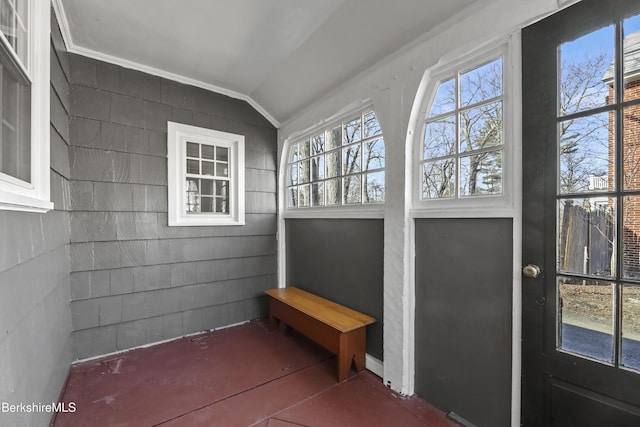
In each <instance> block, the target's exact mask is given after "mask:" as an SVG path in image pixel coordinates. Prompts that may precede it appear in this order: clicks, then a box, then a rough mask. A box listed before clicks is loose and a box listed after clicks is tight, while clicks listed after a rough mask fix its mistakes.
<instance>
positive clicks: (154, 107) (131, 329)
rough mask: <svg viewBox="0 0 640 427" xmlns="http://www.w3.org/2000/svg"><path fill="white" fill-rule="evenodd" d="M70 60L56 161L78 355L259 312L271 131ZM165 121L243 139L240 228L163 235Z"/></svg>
mask: <svg viewBox="0 0 640 427" xmlns="http://www.w3.org/2000/svg"><path fill="white" fill-rule="evenodd" d="M69 62H70V66H69V75H70V77H69V80H70V84H68V86H69V92H70V102H69V103H68V104H69V108H70V111H71V117H70V119H69V122H68V125H67V128H66V130H64V132H67V133H68V135H69V139H70V140H69V142H68V144H69V148H68V151H69V157H68V159H69V160H68V165H67V166H65V164H64V163H63V162H58V163H60V166H59V168H60V169H61V170H63V171H65V170H67V169H68V175H69V176H70V179H71V184H70V186H69V187H70V189H69V193H70V203H69V204H70V206H71V209H72V212H71V215H70V217H69V218H70V239H71V247H70V264H71V269H72V273H71V297H72V300H73V302H72V305H71V313H72V317H73V319H74V330H75V331H76V332H75V333H74V334H73V339H74V346H73V347H74V351H75V352H76V357H89V356H95V355H99V354H104V353H106V352H111V351H116V350H122V349H126V348H130V347H133V346H137V345H141V344H147V343H150V342H154V341H158V340H164V339H168V338H174V337H177V336H180V335H183V334H187V333H192V332H197V331H200V330H205V329H210V328H214V327H220V326H224V325H228V324H232V323H237V322H240V321H243V320H249V319H253V318H256V317H260V316H262V315H265V314H266V312H265V311H264V304H263V300H264V298H263V297H262V295H263V291H264V290H265V289H267V288H271V287H274V286H276V271H277V263H276V240H275V233H276V192H277V182H276V181H277V176H276V150H277V142H276V129H274V128H273V126H272V125H271V124H270V123H269V122H268V121H267V120H266V119H265V118H264V117H262V115H261V114H260V113H258V112H257V111H255V110H254V109H253V108H252V107H251V106H250V105H249V104H247V103H246V102H244V101H241V100H237V99H232V98H229V97H227V96H224V95H220V94H216V93H212V92H209V91H207V90H204V89H201V88H197V87H193V86H189V85H185V84H182V83H178V82H174V81H170V80H166V79H163V78H160V77H157V76H151V75H148V74H145V73H141V72H138V71H133V70H129V69H126V68H122V67H119V66H116V65H113V64H107V63H104V62H101V61H98V60H95V59H90V58H85V57H81V56H78V55H70V61H69ZM58 86H60V87H64V85H63V84H57V85H56V87H58ZM61 104H62V105H64V104H63V103H61ZM168 121H176V122H180V123H185V124H189V125H194V126H201V127H206V128H210V129H216V130H221V131H225V132H233V133H238V134H242V135H244V136H245V144H246V145H245V152H246V156H245V157H246V158H245V164H246V170H245V182H246V193H245V194H244V197H245V205H246V225H244V226H228V227H225V226H222V227H220V226H218V227H168V225H167V224H168V220H167V211H168V206H167V203H168V200H167V122H168ZM61 127H62V126H61ZM35 226H36V225H35V224H34V227H35ZM29 250H30V249H29V248H26V247H25V251H29ZM93 309H95V310H93ZM101 339H103V340H104V341H100V340H101Z"/></svg>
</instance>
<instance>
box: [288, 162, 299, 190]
mask: <svg viewBox="0 0 640 427" xmlns="http://www.w3.org/2000/svg"><path fill="white" fill-rule="evenodd" d="M297 184H298V164H297V163H293V164H291V165H289V185H297Z"/></svg>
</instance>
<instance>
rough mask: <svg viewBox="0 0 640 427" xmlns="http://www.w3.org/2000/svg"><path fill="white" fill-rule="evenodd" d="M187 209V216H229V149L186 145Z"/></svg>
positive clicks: (206, 145)
mask: <svg viewBox="0 0 640 427" xmlns="http://www.w3.org/2000/svg"><path fill="white" fill-rule="evenodd" d="M185 150H186V173H185V176H186V179H187V180H186V193H187V198H186V209H187V213H188V214H199V213H206V214H225V215H226V214H228V213H229V186H230V185H231V184H230V181H231V180H230V176H229V148H228V147H220V146H217V145H209V144H199V143H195V142H187V143H186V144H185Z"/></svg>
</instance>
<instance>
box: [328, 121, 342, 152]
mask: <svg viewBox="0 0 640 427" xmlns="http://www.w3.org/2000/svg"><path fill="white" fill-rule="evenodd" d="M341 141H342V126H336V127H334V128H333V129H331V130H330V131H328V132H327V148H326V149H327V150H332V149H334V148H338V147H339V146H340V142H341Z"/></svg>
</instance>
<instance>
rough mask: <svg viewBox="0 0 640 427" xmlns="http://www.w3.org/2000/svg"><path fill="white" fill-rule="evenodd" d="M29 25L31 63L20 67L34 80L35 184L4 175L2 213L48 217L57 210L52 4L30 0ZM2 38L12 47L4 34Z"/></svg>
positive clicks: (0, 192)
mask: <svg viewBox="0 0 640 427" xmlns="http://www.w3.org/2000/svg"><path fill="white" fill-rule="evenodd" d="M28 23H29V28H28V34H29V35H28V37H29V45H28V58H27V62H28V63H27V64H22V61H19V60H18V63H19V64H22V65H23V66H24V68H25V70H26V71H27V76H28V77H29V78H30V79H31V140H30V144H31V182H26V181H22V180H20V179H17V178H14V177H12V176H9V175H7V174H4V173H2V172H0V210H13V211H24V212H38V213H44V212H47V211H49V210H50V209H53V203H51V201H50V188H49V180H50V178H49V177H50V175H49V174H50V164H49V162H50V160H49V137H50V135H49V127H50V124H49V120H50V119H49V114H50V106H49V102H50V96H49V90H50V89H49V85H50V83H49V82H50V75H49V74H50V64H49V60H50V58H49V57H50V55H49V49H50V44H51V41H50V33H51V4H50V2H47V1H41V0H29V17H28ZM0 38H2V39H3V40H2V42H4V43H8V41H7V39H6V38H5V37H4V35H3V34H1V33H0ZM10 51H11V53H14V52H13V50H12V49H11V50H10ZM16 59H17V56H16Z"/></svg>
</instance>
